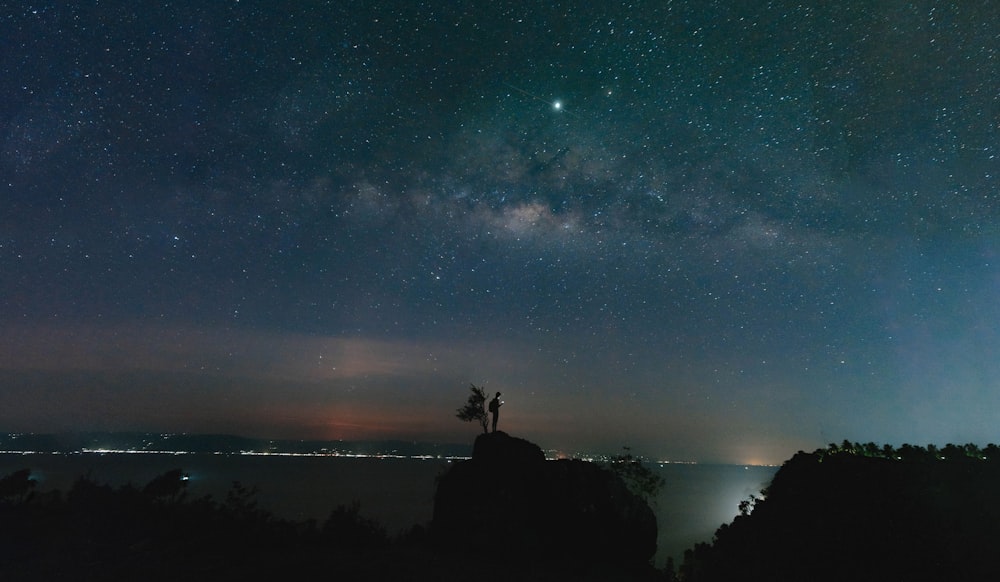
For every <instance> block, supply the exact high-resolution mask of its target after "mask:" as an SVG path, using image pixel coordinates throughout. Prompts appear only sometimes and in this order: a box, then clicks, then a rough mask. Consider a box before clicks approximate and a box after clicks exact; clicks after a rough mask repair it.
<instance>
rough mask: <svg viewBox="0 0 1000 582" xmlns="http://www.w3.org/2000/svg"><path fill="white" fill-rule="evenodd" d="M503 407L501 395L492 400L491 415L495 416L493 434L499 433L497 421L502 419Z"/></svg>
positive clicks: (498, 394)
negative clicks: (501, 410)
mask: <svg viewBox="0 0 1000 582" xmlns="http://www.w3.org/2000/svg"><path fill="white" fill-rule="evenodd" d="M501 406H503V400H500V393H499V392H497V395H496V396H494V397H493V400H490V413H492V414H493V432H496V431H497V420H499V419H500V407H501Z"/></svg>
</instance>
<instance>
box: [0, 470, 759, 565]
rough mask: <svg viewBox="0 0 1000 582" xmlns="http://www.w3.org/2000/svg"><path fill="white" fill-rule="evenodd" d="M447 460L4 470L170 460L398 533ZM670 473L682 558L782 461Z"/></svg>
mask: <svg viewBox="0 0 1000 582" xmlns="http://www.w3.org/2000/svg"><path fill="white" fill-rule="evenodd" d="M449 464H450V462H449V461H447V460H444V459H426V460H424V459H398V458H384V459H380V458H370V457H365V458H350V457H290V456H226V455H209V454H184V455H169V454H103V455H102V454H93V453H88V454H77V455H39V454H29V455H11V454H4V455H0V475H7V474H9V473H11V472H13V471H16V470H19V469H23V468H29V469H31V471H32V474H33V476H34V477H35V478H36V479H37V480H38V487H39V488H40V489H42V490H52V489H59V490H62V491H64V492H65V491H68V490H69V489H70V488H71V487H72V485H73V482H74V481H75V480H76V479H77V478H78V477H80V476H88V477H89V478H90V479H91V480H93V481H96V482H98V483H107V484H109V485H113V486H119V485H124V484H126V483H132V484H135V485H137V486H142V485H144V484H145V483H147V482H149V481H150V480H151V479H153V478H154V477H156V476H157V475H160V474H162V473H164V472H166V471H169V470H170V469H175V468H180V469H183V470H184V471H185V472H186V473H188V474H189V475H190V481H189V483H188V494H189V495H190V496H193V497H201V496H204V495H211V496H212V497H213V498H215V499H218V500H222V499H224V498H225V495H226V492H227V491H228V490H229V488H230V487H231V486H232V484H233V482H234V481H239V482H240V483H242V484H243V485H245V486H252V487H256V488H257V489H258V492H257V495H256V499H257V501H258V503H259V504H260V506H261V507H262V508H264V509H267V510H269V511H271V512H272V513H274V514H275V515H277V516H280V517H284V518H289V519H294V520H307V519H315V520H317V521H318V522H322V521H323V520H324V519H326V517H327V516H328V515H329V513H330V511H331V510H333V509H334V508H335V507H337V506H338V505H345V504H350V503H353V502H355V501H356V502H358V503H360V505H361V513H362V515H364V516H366V517H369V518H373V519H375V520H377V521H378V522H380V523H382V524H383V525H385V526H386V529H387V530H388V531H389V533H398V532H399V531H402V530H405V529H407V528H409V527H410V526H412V525H414V524H426V523H428V522H429V521H430V519H431V516H432V514H433V510H434V488H435V479H436V477H437V476H438V475H440V474H441V473H442V472H443V471H445V470H446V469H447V468H448V466H449ZM652 468H653V470H655V471H656V472H657V473H659V474H660V475H661V476H662V477H663V478H664V480H665V481H666V484H665V486H664V487H663V490H662V491H661V493H660V495H659V496H658V498H657V499H656V500H655V502H654V503H653V505H654V507H653V509H654V510H655V511H656V514H657V520H658V523H659V532H660V535H659V540H658V545H659V551H658V553H657V557H656V563H657V565H663V563H664V562H665V560H666V557H667V556H673V557H674V560H675V562H676V563H677V564H680V562H681V560H682V558H683V552H684V550H685V549H687V548H690V547H692V546H693V545H694V544H695V543H697V542H701V541H710V540H711V538H712V534H713V533H714V532H715V530H716V529H717V528H718V527H719V526H720V525H722V524H723V523H727V522H729V521H732V519H733V517H735V516H736V514H737V513H738V505H739V502H740V501H741V500H743V499H747V498H748V497H749V496H750V495H751V494H759V492H760V490H761V489H762V488H763V487H765V486H766V484H767V483H768V482H769V481H770V479H771V478H772V477H773V476H774V473H775V472H776V471H777V467H756V466H750V467H744V466H742V465H701V464H698V465H687V464H666V465H653V466H652Z"/></svg>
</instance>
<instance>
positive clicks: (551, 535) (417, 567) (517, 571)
mask: <svg viewBox="0 0 1000 582" xmlns="http://www.w3.org/2000/svg"><path fill="white" fill-rule="evenodd" d="M186 483H187V481H186V476H185V474H184V473H183V471H182V470H180V469H177V470H174V471H170V472H168V473H166V474H163V475H161V476H160V477H158V478H156V479H154V480H153V481H151V482H150V483H148V484H146V485H145V486H132V485H127V486H122V487H117V488H113V487H110V486H107V485H103V484H99V483H96V482H93V481H91V480H88V479H87V478H81V479H79V480H77V481H76V483H75V484H74V485H73V486H72V487H71V488H70V489H69V490H68V491H67V492H65V493H62V492H50V493H39V492H36V491H35V490H34V481H33V480H32V479H31V475H30V472H29V471H27V470H24V471H19V472H16V473H13V474H11V475H8V476H6V477H4V478H3V479H2V481H0V524H2V527H0V580H5V581H7V580H32V581H37V580H172V581H173V580H213V581H217V580H233V581H236V580H240V581H245V580H287V579H293V578H301V577H308V578H311V579H332V580H373V581H374V580H411V581H421V580H440V581H450V580H456V581H457V580H477V581H486V582H489V581H502V580H584V581H586V580H595V581H596V580H624V581H629V580H634V581H644V580H657V579H659V578H660V574H659V573H658V572H656V571H655V570H654V569H653V568H652V566H650V564H649V559H650V558H651V557H652V555H653V552H655V548H656V521H655V518H654V517H653V514H652V512H651V510H650V509H649V507H648V505H646V503H645V501H643V500H642V499H641V498H640V497H638V496H636V495H635V494H633V493H631V492H630V491H629V490H628V489H627V487H626V486H625V485H624V484H623V482H622V481H621V479H620V478H619V477H618V476H617V475H615V474H614V473H612V472H610V471H607V470H605V469H602V468H600V467H598V466H597V465H594V464H591V463H584V462H582V461H565V462H562V461H558V462H546V461H545V460H544V457H543V456H542V454H541V451H540V449H538V447H537V446H535V445H533V444H531V443H528V442H527V441H523V440H521V439H516V438H513V437H509V436H507V435H505V434H503V433H496V434H492V435H483V436H481V437H480V438H479V439H477V442H476V450H475V452H474V454H473V458H472V459H470V460H468V461H463V462H460V463H456V464H455V465H454V466H453V467H452V469H451V470H450V471H449V472H448V473H446V474H445V475H442V477H441V483H442V486H440V487H439V491H438V494H437V496H436V498H435V506H436V513H437V514H438V515H437V516H436V518H435V520H434V522H433V523H431V524H429V525H427V526H414V527H413V528H412V529H410V530H409V531H406V532H404V533H403V534H401V535H399V536H395V537H390V536H388V535H387V534H386V531H385V529H384V528H383V527H382V526H381V525H380V524H378V523H376V522H374V521H372V520H370V519H367V518H366V517H364V516H363V515H362V513H361V511H360V509H359V507H357V506H352V507H339V508H337V509H335V510H334V511H332V512H331V514H330V515H329V517H328V518H327V519H326V520H325V521H323V522H322V523H317V522H315V521H308V522H292V521H287V520H281V519H277V518H275V517H274V516H273V515H271V514H270V513H268V512H265V511H262V510H260V509H259V508H258V507H257V506H256V504H255V501H254V499H255V498H254V491H253V490H252V489H248V488H246V487H244V486H242V485H240V484H238V483H237V484H234V486H233V488H232V489H231V490H230V491H229V494H228V495H227V496H226V498H225V499H220V500H216V499H212V498H208V497H205V498H190V497H189V496H188V495H186V493H185V489H186ZM623 541H624V542H625V543H623Z"/></svg>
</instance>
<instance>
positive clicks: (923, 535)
mask: <svg viewBox="0 0 1000 582" xmlns="http://www.w3.org/2000/svg"><path fill="white" fill-rule="evenodd" d="M928 449H929V451H928V450H924V449H917V448H914V447H909V448H906V447H904V449H902V450H901V451H899V452H895V451H892V452H891V454H881V453H878V454H866V451H865V449H864V448H863V447H861V446H856V447H855V446H850V447H844V448H833V449H831V450H828V451H817V452H816V453H812V454H806V453H799V454H797V455H795V456H794V457H793V458H792V459H790V460H789V461H787V462H786V463H785V465H784V466H783V467H782V468H781V470H780V471H779V472H778V473H777V475H775V478H774V481H773V482H772V484H771V486H770V487H769V488H768V489H767V491H766V498H765V499H762V500H757V501H756V502H755V503H753V501H751V504H749V505H748V507H746V508H745V509H746V511H745V512H744V515H741V516H739V517H737V518H736V519H735V520H734V521H733V522H732V524H730V525H726V526H723V527H721V528H720V529H719V530H718V531H717V532H716V536H715V539H714V540H713V542H712V543H711V544H700V545H699V546H697V547H696V548H695V549H694V550H693V551H691V552H689V553H688V554H687V555H686V556H685V564H684V567H683V568H682V574H683V575H684V576H685V579H686V580H689V581H693V582H704V581H716V580H736V579H740V580H774V581H782V580H789V581H790V580H811V581H824V580H831V581H833V580H838V581H839V580H952V581H956V580H987V579H996V573H997V571H998V564H997V559H996V549H997V548H1000V460H994V459H992V458H991V457H990V456H988V455H986V454H979V453H978V451H977V452H976V454H973V455H969V454H964V452H965V451H966V449H962V448H960V447H951V449H949V447H946V448H945V449H942V452H938V451H937V449H935V448H934V447H928ZM956 451H957V452H961V453H963V454H956ZM869 452H870V451H869ZM949 453H950V454H949ZM747 513H748V514H747Z"/></svg>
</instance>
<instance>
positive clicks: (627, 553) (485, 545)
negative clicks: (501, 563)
mask: <svg viewBox="0 0 1000 582" xmlns="http://www.w3.org/2000/svg"><path fill="white" fill-rule="evenodd" d="M432 529H433V532H434V534H435V535H436V536H437V537H438V538H439V539H441V540H442V542H443V543H447V544H448V545H449V546H451V547H455V548H461V549H463V550H466V551H470V552H482V553H484V554H487V553H489V554H491V555H496V554H500V555H510V556H516V557H517V558H518V559H534V558H553V557H556V558H559V559H568V560H590V561H602V562H613V563H618V564H646V563H648V561H649V560H650V559H651V558H652V556H653V554H654V553H655V552H656V535H657V530H656V518H655V516H654V514H653V511H652V510H651V509H650V507H649V505H648V504H647V503H646V502H645V500H643V499H642V498H640V497H639V496H637V495H635V494H633V493H632V492H630V491H629V490H628V488H627V487H626V486H625V484H624V483H623V482H622V480H621V479H620V478H619V477H618V476H617V475H615V474H614V473H612V472H610V471H608V470H606V469H603V468H601V467H600V466H598V465H595V464H594V463H589V462H586V461H579V460H557V461H546V460H545V456H544V455H543V454H542V451H541V449H540V448H539V447H538V446H537V445H535V444H533V443H531V442H529V441H526V440H524V439H519V438H515V437H511V436H509V435H507V434H506V433H503V432H496V433H492V434H484V435H480V436H479V438H477V439H476V443H475V447H474V449H473V455H472V459H470V460H467V461H461V462H458V463H456V464H455V465H453V466H452V467H451V469H450V470H449V471H448V472H447V473H445V474H444V475H442V477H441V478H440V480H439V483H438V488H437V492H436V494H435V498H434V521H433V526H432Z"/></svg>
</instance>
